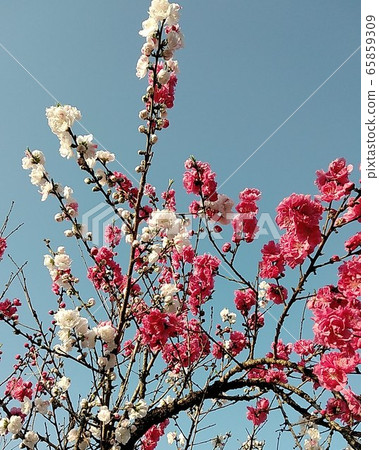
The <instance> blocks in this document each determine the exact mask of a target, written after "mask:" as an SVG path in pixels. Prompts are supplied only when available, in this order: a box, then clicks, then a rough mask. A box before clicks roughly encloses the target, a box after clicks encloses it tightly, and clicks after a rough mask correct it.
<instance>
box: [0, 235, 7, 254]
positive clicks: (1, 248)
mask: <svg viewBox="0 0 379 450" xmlns="http://www.w3.org/2000/svg"><path fill="white" fill-rule="evenodd" d="M6 248H7V241H6V240H5V239H4V238H3V237H0V258H2V257H3V255H4V252H5V250H6Z"/></svg>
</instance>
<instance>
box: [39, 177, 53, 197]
mask: <svg viewBox="0 0 379 450" xmlns="http://www.w3.org/2000/svg"><path fill="white" fill-rule="evenodd" d="M40 188H41V190H40V191H39V193H40V194H41V202H44V201H45V200H46V199H47V197H48V196H49V194H50V193H51V192H52V190H53V185H52V183H50V181H46V182H45V183H43V184H41V185H40Z"/></svg>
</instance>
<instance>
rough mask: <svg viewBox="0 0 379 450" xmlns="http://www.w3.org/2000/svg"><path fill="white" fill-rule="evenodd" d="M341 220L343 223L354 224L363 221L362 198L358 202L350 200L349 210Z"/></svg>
mask: <svg viewBox="0 0 379 450" xmlns="http://www.w3.org/2000/svg"><path fill="white" fill-rule="evenodd" d="M341 219H342V223H348V222H352V221H353V220H357V221H358V222H360V221H361V197H359V198H358V199H357V200H356V199H354V198H350V199H349V202H348V208H347V210H346V212H345V214H344V215H343V216H342V218H341Z"/></svg>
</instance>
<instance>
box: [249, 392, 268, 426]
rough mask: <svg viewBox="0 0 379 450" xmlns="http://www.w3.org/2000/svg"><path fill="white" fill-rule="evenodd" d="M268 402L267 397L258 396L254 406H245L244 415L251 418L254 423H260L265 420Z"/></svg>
mask: <svg viewBox="0 0 379 450" xmlns="http://www.w3.org/2000/svg"><path fill="white" fill-rule="evenodd" d="M269 407H270V403H269V401H268V399H267V398H260V399H259V400H258V401H257V404H256V406H255V408H253V407H252V406H248V407H247V413H246V417H247V419H248V420H251V421H252V422H253V424H254V425H256V426H258V425H261V424H262V423H263V422H265V421H266V420H267V415H268V412H269Z"/></svg>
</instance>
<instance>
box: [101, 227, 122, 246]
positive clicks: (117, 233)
mask: <svg viewBox="0 0 379 450" xmlns="http://www.w3.org/2000/svg"><path fill="white" fill-rule="evenodd" d="M104 239H105V242H107V243H108V244H110V246H111V247H116V246H117V245H118V244H119V243H120V241H121V229H120V228H118V227H116V226H115V225H107V226H106V228H105V232H104Z"/></svg>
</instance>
